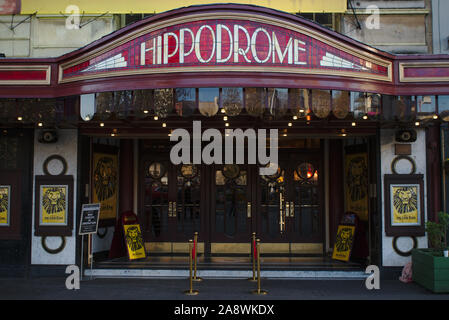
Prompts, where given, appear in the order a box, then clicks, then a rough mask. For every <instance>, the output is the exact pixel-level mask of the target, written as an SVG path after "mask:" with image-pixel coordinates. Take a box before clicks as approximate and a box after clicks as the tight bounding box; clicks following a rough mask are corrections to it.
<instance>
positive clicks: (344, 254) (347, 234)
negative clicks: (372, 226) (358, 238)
mask: <svg viewBox="0 0 449 320" xmlns="http://www.w3.org/2000/svg"><path fill="white" fill-rule="evenodd" d="M354 234H355V226H349V225H339V226H338V229H337V238H336V240H335V244H334V250H333V252H332V259H335V260H341V261H349V258H350V256H351V250H352V245H353V242H354Z"/></svg>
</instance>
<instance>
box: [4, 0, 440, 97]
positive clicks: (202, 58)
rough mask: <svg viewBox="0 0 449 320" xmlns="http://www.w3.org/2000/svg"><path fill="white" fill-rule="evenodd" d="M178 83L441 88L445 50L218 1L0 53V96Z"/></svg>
mask: <svg viewBox="0 0 449 320" xmlns="http://www.w3.org/2000/svg"><path fill="white" fill-rule="evenodd" d="M177 87H278V88H312V89H315V88H320V89H335V90H350V91H362V92H377V93H382V94H392V95H425V94H436V95H442V94H449V56H448V55H399V56H398V55H392V54H389V53H386V52H382V51H380V50H377V49H375V48H372V47H369V46H367V45H365V44H362V43H360V42H357V41H355V40H353V39H351V38H348V37H346V36H343V35H341V34H338V33H336V32H333V31H331V30H328V29H326V28H324V27H321V26H319V25H317V24H315V23H313V22H310V21H308V20H306V19H303V18H301V17H297V16H295V15H291V14H288V13H283V12H279V11H275V10H272V9H267V8H261V7H255V6H247V5H235V4H226V5H225V4H223V5H205V6H192V7H187V8H181V9H177V10H173V11H169V12H165V13H161V14H158V15H155V16H153V17H150V18H148V19H146V20H142V21H140V22H138V23H135V24H133V25H130V26H128V27H126V28H123V29H121V30H118V31H117V32H114V33H112V34H110V35H108V36H106V37H104V38H102V39H100V40H98V41H95V42H93V43H91V44H89V45H88V46H86V47H84V48H81V49H79V50H76V51H74V52H71V53H69V54H66V55H63V56H61V57H58V58H49V59H8V58H5V59H0V97H10V98H21V97H61V96H68V95H78V94H86V93H93V92H102V91H116V90H133V89H152V88H177ZM25 88H26V89H25Z"/></svg>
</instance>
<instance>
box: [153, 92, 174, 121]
mask: <svg viewBox="0 0 449 320" xmlns="http://www.w3.org/2000/svg"><path fill="white" fill-rule="evenodd" d="M172 111H173V89H156V90H154V114H155V115H156V116H158V117H159V118H167V117H168V115H169V114H170V113H171V112H172Z"/></svg>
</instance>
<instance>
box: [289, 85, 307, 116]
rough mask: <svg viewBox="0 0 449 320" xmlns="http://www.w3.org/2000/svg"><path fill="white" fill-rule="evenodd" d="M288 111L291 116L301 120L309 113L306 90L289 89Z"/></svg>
mask: <svg viewBox="0 0 449 320" xmlns="http://www.w3.org/2000/svg"><path fill="white" fill-rule="evenodd" d="M289 96H290V109H291V112H292V114H293V116H296V117H298V118H303V117H305V116H306V115H308V114H309V113H310V101H309V96H310V95H309V90H308V89H290V93H289Z"/></svg>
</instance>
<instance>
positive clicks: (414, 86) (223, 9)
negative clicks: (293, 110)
mask: <svg viewBox="0 0 449 320" xmlns="http://www.w3.org/2000/svg"><path fill="white" fill-rule="evenodd" d="M217 12H219V13H227V12H233V13H246V14H252V15H255V16H261V17H270V18H275V19H279V20H280V21H285V22H286V23H287V22H288V23H294V24H297V25H301V26H304V27H306V28H309V29H310V30H312V31H316V32H319V33H321V34H323V35H325V36H328V37H330V38H332V39H334V40H336V41H339V42H341V43H343V44H346V45H348V46H351V47H352V48H353V49H354V50H356V51H360V52H364V53H368V54H372V55H375V56H377V57H379V58H381V59H385V60H388V61H392V62H393V67H392V75H393V81H392V82H391V83H388V82H382V81H375V80H363V79H354V78H350V77H342V76H333V75H332V73H331V72H330V74H329V75H314V74H311V75H309V74H287V73H284V74H280V73H256V72H250V73H241V72H210V73H209V72H208V73H199V72H190V73H174V74H144V75H133V76H122V77H111V78H103V79H95V80H83V81H76V82H73V83H67V84H58V72H59V65H61V64H64V63H67V62H69V61H72V60H73V59H75V58H78V57H80V56H81V55H84V54H86V53H88V52H91V51H92V50H95V49H97V48H99V47H101V46H103V45H106V44H107V43H110V42H111V41H114V40H116V39H119V38H121V37H123V36H125V35H127V34H132V33H133V32H135V31H137V30H138V29H140V28H142V27H143V26H145V25H151V24H153V23H157V22H161V21H165V20H167V19H172V18H177V17H186V16H188V15H193V14H198V13H204V14H207V13H217ZM400 62H407V63H410V62H421V63H422V62H449V55H428V54H424V55H400V56H395V55H393V54H390V53H386V52H383V51H381V50H378V49H376V48H372V47H370V46H368V45H366V44H363V43H361V42H358V41H356V40H354V39H351V38H349V37H347V36H344V35H342V34H339V33H337V32H334V31H331V30H329V29H327V28H324V27H322V26H320V25H318V24H316V23H314V22H311V21H309V20H306V19H304V18H301V17H298V16H295V15H292V14H289V13H285V12H280V11H277V10H273V9H269V8H263V7H258V6H251V5H238V4H218V5H200V6H191V7H185V8H180V9H176V10H172V11H168V12H164V13H160V14H157V15H155V16H152V17H149V18H147V19H145V20H142V21H139V22H137V23H134V24H132V25H129V26H127V27H125V28H123V29H120V30H118V31H116V32H113V33H111V34H109V35H107V36H105V37H103V38H101V39H99V40H97V41H94V42H92V43H90V44H89V45H87V46H85V47H83V48H80V49H78V50H75V51H73V52H70V53H67V54H65V55H62V56H60V57H57V58H46V59H42V58H38V59H17V58H13V59H0V67H1V66H7V65H23V66H32V65H51V66H52V71H51V84H50V85H49V86H43V85H29V86H27V90H23V86H19V85H7V86H0V97H10V98H24V97H42V98H44V97H45V98H50V97H62V96H69V95H80V94H86V93H93V92H101V91H112V90H126V89H139V88H168V87H228V86H238V87H300V88H325V89H335V90H351V91H366V92H378V93H382V94H391V95H415V94H416V95H424V94H429V95H434V94H440V95H441V94H448V95H449V85H448V83H447V82H430V83H429V82H427V83H422V82H417V83H401V82H400V81H399V63H400ZM407 79H408V78H407Z"/></svg>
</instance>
